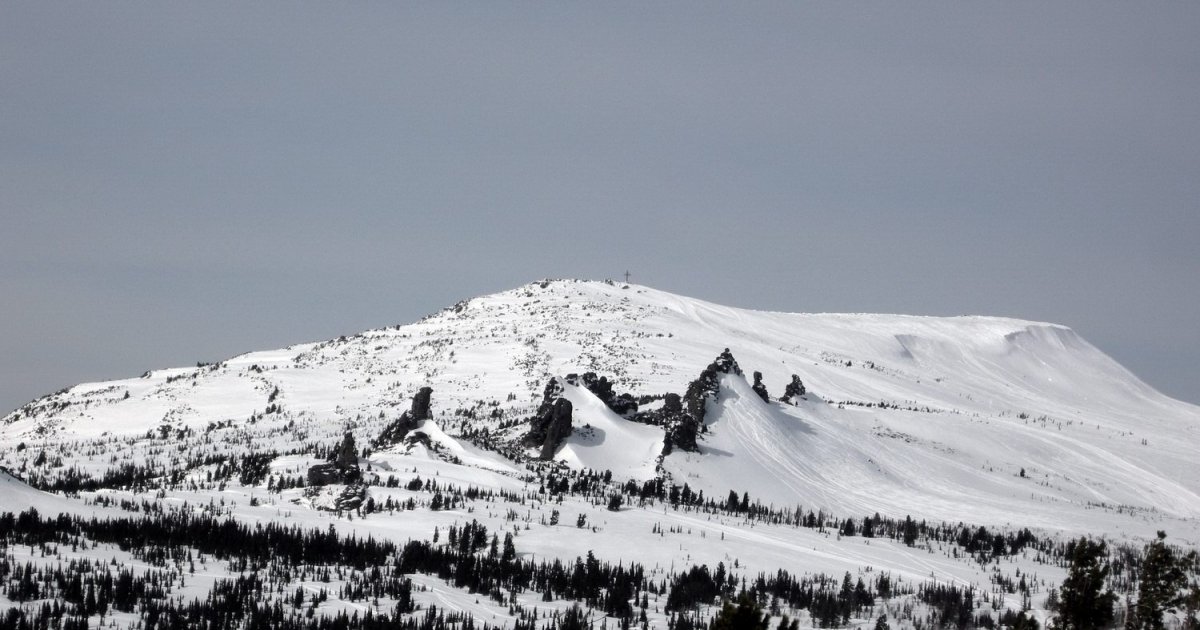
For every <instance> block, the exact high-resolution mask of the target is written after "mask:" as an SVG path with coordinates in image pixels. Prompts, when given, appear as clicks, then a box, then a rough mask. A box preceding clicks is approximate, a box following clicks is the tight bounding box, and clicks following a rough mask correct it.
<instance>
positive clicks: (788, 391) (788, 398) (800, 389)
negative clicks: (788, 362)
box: [779, 374, 806, 404]
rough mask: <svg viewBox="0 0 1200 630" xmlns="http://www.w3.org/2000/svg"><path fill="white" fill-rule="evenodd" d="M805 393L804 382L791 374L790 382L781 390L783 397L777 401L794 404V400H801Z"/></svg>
mask: <svg viewBox="0 0 1200 630" xmlns="http://www.w3.org/2000/svg"><path fill="white" fill-rule="evenodd" d="M805 393H806V390H805V389H804V382H803V381H801V380H800V377H799V376H796V375H795V374H793V375H792V382H791V383H788V384H787V386H786V387H785V388H784V389H783V396H782V397H781V398H780V399H779V400H781V401H783V402H785V403H791V404H795V403H796V399H797V398H803V397H804V394H805Z"/></svg>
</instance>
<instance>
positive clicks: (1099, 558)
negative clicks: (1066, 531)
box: [1057, 538, 1117, 630]
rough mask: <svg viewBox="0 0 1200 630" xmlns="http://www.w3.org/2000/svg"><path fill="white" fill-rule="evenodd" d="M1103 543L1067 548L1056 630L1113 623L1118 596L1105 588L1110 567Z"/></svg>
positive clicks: (1079, 543)
mask: <svg viewBox="0 0 1200 630" xmlns="http://www.w3.org/2000/svg"><path fill="white" fill-rule="evenodd" d="M1106 553H1107V549H1106V545H1105V544H1104V541H1099V542H1093V541H1091V540H1089V539H1087V538H1080V539H1079V540H1075V541H1071V542H1070V543H1068V544H1067V561H1068V562H1070V568H1069V569H1068V573H1067V578H1066V579H1065V580H1063V584H1062V593H1061V594H1060V597H1059V607H1058V618H1057V627H1058V628H1062V629H1063V630H1091V629H1093V628H1102V627H1105V626H1107V625H1108V624H1110V623H1112V620H1113V604H1114V603H1115V602H1116V601H1117V596H1116V595H1115V594H1113V592H1112V590H1111V589H1106V588H1105V580H1107V579H1108V572H1109V566H1108V562H1107V561H1105V559H1104V558H1105V555H1106Z"/></svg>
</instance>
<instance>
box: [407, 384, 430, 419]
mask: <svg viewBox="0 0 1200 630" xmlns="http://www.w3.org/2000/svg"><path fill="white" fill-rule="evenodd" d="M432 395H433V388H432V387H422V388H421V389H419V390H417V393H416V394H415V395H414V396H413V399H412V407H411V408H410V409H409V412H408V413H409V415H411V416H412V418H413V420H416V421H418V422H419V421H421V420H428V419H430V418H432V417H433V414H431V413H430V412H429V399H430V397H431V396H432Z"/></svg>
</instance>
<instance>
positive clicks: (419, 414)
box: [371, 387, 433, 448]
mask: <svg viewBox="0 0 1200 630" xmlns="http://www.w3.org/2000/svg"><path fill="white" fill-rule="evenodd" d="M432 395H433V388H432V387H422V388H421V389H420V390H418V391H417V393H416V394H415V395H414V396H413V398H412V405H411V406H410V407H409V410H408V411H405V412H404V413H402V414H400V417H399V418H397V419H396V420H394V421H393V422H392V423H391V424H389V425H387V426H386V427H384V428H383V432H382V433H380V434H379V437H377V438H375V439H374V440H372V441H371V446H373V447H375V448H387V447H389V446H392V445H394V444H399V443H401V442H403V441H404V438H405V437H407V436H408V433H409V431H412V430H414V429H416V428H418V427H420V426H421V423H422V422H424V421H426V420H428V419H430V418H432V417H433V414H432V413H430V410H429V408H430V404H429V399H430V397H431V396H432Z"/></svg>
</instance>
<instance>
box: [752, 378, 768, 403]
mask: <svg viewBox="0 0 1200 630" xmlns="http://www.w3.org/2000/svg"><path fill="white" fill-rule="evenodd" d="M751 389H753V390H754V393H755V394H758V397H759V398H761V399H763V402H768V403H769V402H771V395H770V394H768V393H767V386H766V385H763V382H762V372H755V373H754V385H752V386H751Z"/></svg>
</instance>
